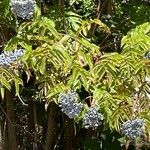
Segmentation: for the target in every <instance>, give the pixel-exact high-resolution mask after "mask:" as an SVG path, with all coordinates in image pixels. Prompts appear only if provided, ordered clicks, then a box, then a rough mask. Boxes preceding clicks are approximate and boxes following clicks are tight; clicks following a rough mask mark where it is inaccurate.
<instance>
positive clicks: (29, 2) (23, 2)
mask: <svg viewBox="0 0 150 150" xmlns="http://www.w3.org/2000/svg"><path fill="white" fill-rule="evenodd" d="M35 6H36V1H35V0H10V7H11V11H12V13H13V14H14V15H16V16H18V17H20V18H23V19H30V18H32V17H33V13H34V9H35Z"/></svg>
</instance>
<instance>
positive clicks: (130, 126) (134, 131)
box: [121, 119, 144, 139]
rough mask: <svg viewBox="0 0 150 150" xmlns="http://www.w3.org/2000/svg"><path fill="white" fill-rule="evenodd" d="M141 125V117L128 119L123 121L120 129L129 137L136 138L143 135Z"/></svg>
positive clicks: (142, 121)
mask: <svg viewBox="0 0 150 150" xmlns="http://www.w3.org/2000/svg"><path fill="white" fill-rule="evenodd" d="M143 127H144V120H143V119H135V120H128V121H126V122H124V123H123V125H122V128H121V131H122V134H124V135H125V136H127V137H128V138H129V139H136V138H137V137H141V136H142V135H143Z"/></svg>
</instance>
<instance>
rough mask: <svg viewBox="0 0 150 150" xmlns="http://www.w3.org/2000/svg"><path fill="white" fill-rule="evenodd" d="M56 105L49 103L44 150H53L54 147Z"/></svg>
mask: <svg viewBox="0 0 150 150" xmlns="http://www.w3.org/2000/svg"><path fill="white" fill-rule="evenodd" d="M57 112H58V111H57V105H56V104H55V103H54V102H51V103H50V106H49V113H48V124H47V134H46V140H45V146H44V150H53V149H54V145H55V139H56V137H55V130H56V126H57V125H56V121H55V118H56V115H57Z"/></svg>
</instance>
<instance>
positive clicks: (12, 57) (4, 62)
mask: <svg viewBox="0 0 150 150" xmlns="http://www.w3.org/2000/svg"><path fill="white" fill-rule="evenodd" d="M23 53H24V49H18V50H15V51H10V52H7V51H4V52H3V53H2V54H1V55H0V65H1V66H10V65H11V64H12V63H13V62H15V61H16V60H17V59H18V58H19V57H21V56H22V55H23Z"/></svg>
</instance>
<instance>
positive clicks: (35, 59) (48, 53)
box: [0, 0, 150, 150]
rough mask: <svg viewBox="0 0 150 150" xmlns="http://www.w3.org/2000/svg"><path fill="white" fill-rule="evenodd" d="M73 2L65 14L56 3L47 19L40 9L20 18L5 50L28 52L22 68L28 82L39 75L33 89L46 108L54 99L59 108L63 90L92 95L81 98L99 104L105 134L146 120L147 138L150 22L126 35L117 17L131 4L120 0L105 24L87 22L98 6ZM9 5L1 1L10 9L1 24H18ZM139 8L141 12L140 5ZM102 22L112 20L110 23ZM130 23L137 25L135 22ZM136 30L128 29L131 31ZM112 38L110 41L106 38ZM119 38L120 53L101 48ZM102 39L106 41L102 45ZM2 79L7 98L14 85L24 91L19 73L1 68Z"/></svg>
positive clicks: (90, 144)
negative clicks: (75, 11) (25, 17)
mask: <svg viewBox="0 0 150 150" xmlns="http://www.w3.org/2000/svg"><path fill="white" fill-rule="evenodd" d="M68 2H69V4H70V5H69V8H65V9H64V10H63V11H62V8H60V6H59V7H57V6H56V4H55V5H53V6H51V7H49V8H48V9H47V11H46V12H47V13H46V15H42V11H41V10H40V7H37V8H36V12H35V14H34V18H33V19H32V20H28V21H27V20H26V21H22V20H19V26H18V27H16V26H15V23H14V24H13V26H14V28H15V30H16V34H15V35H14V36H13V37H12V38H11V39H10V40H9V41H7V44H6V45H5V48H4V50H13V49H16V48H17V47H22V48H24V49H25V54H24V56H23V57H22V58H21V62H22V70H23V71H24V72H25V73H26V75H27V81H29V80H30V79H31V78H32V73H33V74H34V75H35V85H33V86H35V87H36V88H37V89H36V88H35V89H36V92H37V93H38V94H37V97H38V99H40V100H46V104H49V103H50V102H51V101H55V103H56V104H58V101H57V99H58V95H59V94H60V93H61V92H63V91H68V90H70V89H73V90H75V91H81V93H82V92H83V91H86V92H87V93H88V96H85V97H84V98H83V99H81V100H82V102H83V103H84V104H85V108H86V107H87V104H86V103H87V101H86V100H87V99H89V97H91V105H96V106H97V107H98V108H99V110H100V111H101V112H102V114H103V115H104V118H105V119H104V122H103V129H104V130H109V129H110V130H111V131H117V132H120V129H121V125H122V123H123V122H125V121H127V120H129V119H135V118H143V119H144V120H145V124H146V128H145V133H146V134H147V135H148V134H149V132H150V131H149V128H150V119H149V115H150V111H149V98H150V97H149V92H150V91H149V90H150V88H149V82H148V81H146V78H150V69H149V64H150V60H148V59H146V58H144V55H145V53H146V52H147V51H148V50H149V49H150V23H149V22H146V23H143V24H141V25H138V26H136V28H134V29H132V30H131V31H129V32H128V33H127V34H126V35H125V36H123V37H122V35H123V34H125V33H126V29H124V28H123V27H122V26H121V27H118V28H117V23H118V22H120V20H117V19H118V18H121V17H122V13H121V12H122V11H124V9H125V8H126V5H123V4H120V3H117V2H116V3H115V7H114V8H115V9H116V10H115V11H114V14H112V16H111V15H110V18H109V15H108V16H102V19H101V20H100V19H89V18H91V17H89V18H86V20H82V18H84V17H85V16H89V15H91V14H92V11H93V8H94V6H95V5H94V2H93V1H91V0H88V1H81V0H78V1H68ZM5 3H6V1H5V2H4V1H2V2H0V4H1V5H0V7H2V6H5V7H4V8H3V7H2V13H4V17H3V16H2V15H1V16H0V20H3V19H4V20H5V21H6V22H9V21H10V22H11V21H14V19H13V17H12V16H11V14H10V12H9V11H8V10H9V9H8V2H7V4H5ZM76 5H79V6H81V9H82V11H83V12H80V11H79V13H74V12H73V11H70V8H74V10H75V6H76ZM45 7H46V6H45ZM135 7H136V8H137V3H135V5H134V8H135ZM51 8H52V9H51ZM143 9H144V8H143V4H141V5H140V7H139V8H138V9H137V13H138V14H139V11H140V14H141V13H142V14H143V13H144V12H143ZM131 11H133V10H131ZM147 11H149V10H147ZM82 13H83V14H84V16H83V15H82ZM0 14H1V12H0ZM113 15H114V16H113ZM123 15H124V14H123ZM130 16H131V18H133V17H134V16H132V15H130ZM113 17H114V18H113ZM125 17H126V19H127V16H125ZM5 18H7V19H5ZM107 19H108V20H109V19H110V20H109V21H108V20H107ZM102 20H104V22H106V21H107V24H108V25H106V24H105V23H104V22H103V21H102ZM122 20H123V19H122ZM122 20H121V21H122ZM127 20H128V19H127ZM136 21H137V22H136ZM138 21H139V20H135V22H136V23H135V24H139V22H140V21H139V22H138ZM144 21H145V20H144ZM6 22H5V23H6ZM10 22H9V23H10ZM131 22H132V23H133V22H134V21H133V20H132V19H131V20H130V23H131ZM110 23H111V25H110ZM10 24H11V23H10ZM132 25H133V24H132ZM10 26H11V25H10ZM93 26H94V27H96V28H95V29H96V32H95V33H93V34H94V35H92V34H91V31H92V30H93ZM131 27H132V26H128V29H129V28H131ZM116 30H117V31H116ZM108 37H110V39H108V40H107V38H108ZM114 37H117V38H120V39H121V41H120V42H121V46H120V47H119V46H118V47H119V50H117V51H116V52H113V51H111V52H110V53H106V52H105V51H103V50H102V47H103V43H106V44H107V42H108V43H109V44H114V43H113V42H114ZM99 38H100V40H99ZM111 38H112V39H111ZM95 39H96V40H97V41H94V40H95ZM112 40H113V42H110V41H112ZM93 41H94V42H93ZM98 41H102V44H101V43H100V44H99V43H98ZM105 41H106V42H105ZM96 43H98V44H96ZM120 49H122V50H120ZM0 77H1V78H0V91H1V96H2V98H4V91H5V89H8V90H11V88H12V87H13V86H15V88H16V95H19V94H20V91H21V89H20V87H21V86H22V88H24V85H23V81H22V80H23V79H22V76H21V72H20V71H19V70H16V69H14V68H13V69H12V68H5V67H2V66H0ZM27 81H26V82H27ZM82 94H83V95H84V92H83V93H82ZM135 107H137V108H136V111H135ZM85 108H84V109H85ZM84 113H85V112H84V111H83V113H81V115H80V116H79V118H77V119H76V120H77V121H78V123H80V121H81V119H82V117H83V115H84ZM119 138H120V137H119ZM106 139H107V138H106ZM104 140H105V139H104ZM116 143H117V142H116ZM84 144H85V147H86V148H85V149H88V148H89V149H93V150H94V149H98V148H99V145H100V144H102V143H101V141H100V140H99V139H94V140H93V139H90V140H87V141H86V142H85V143H84Z"/></svg>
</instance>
